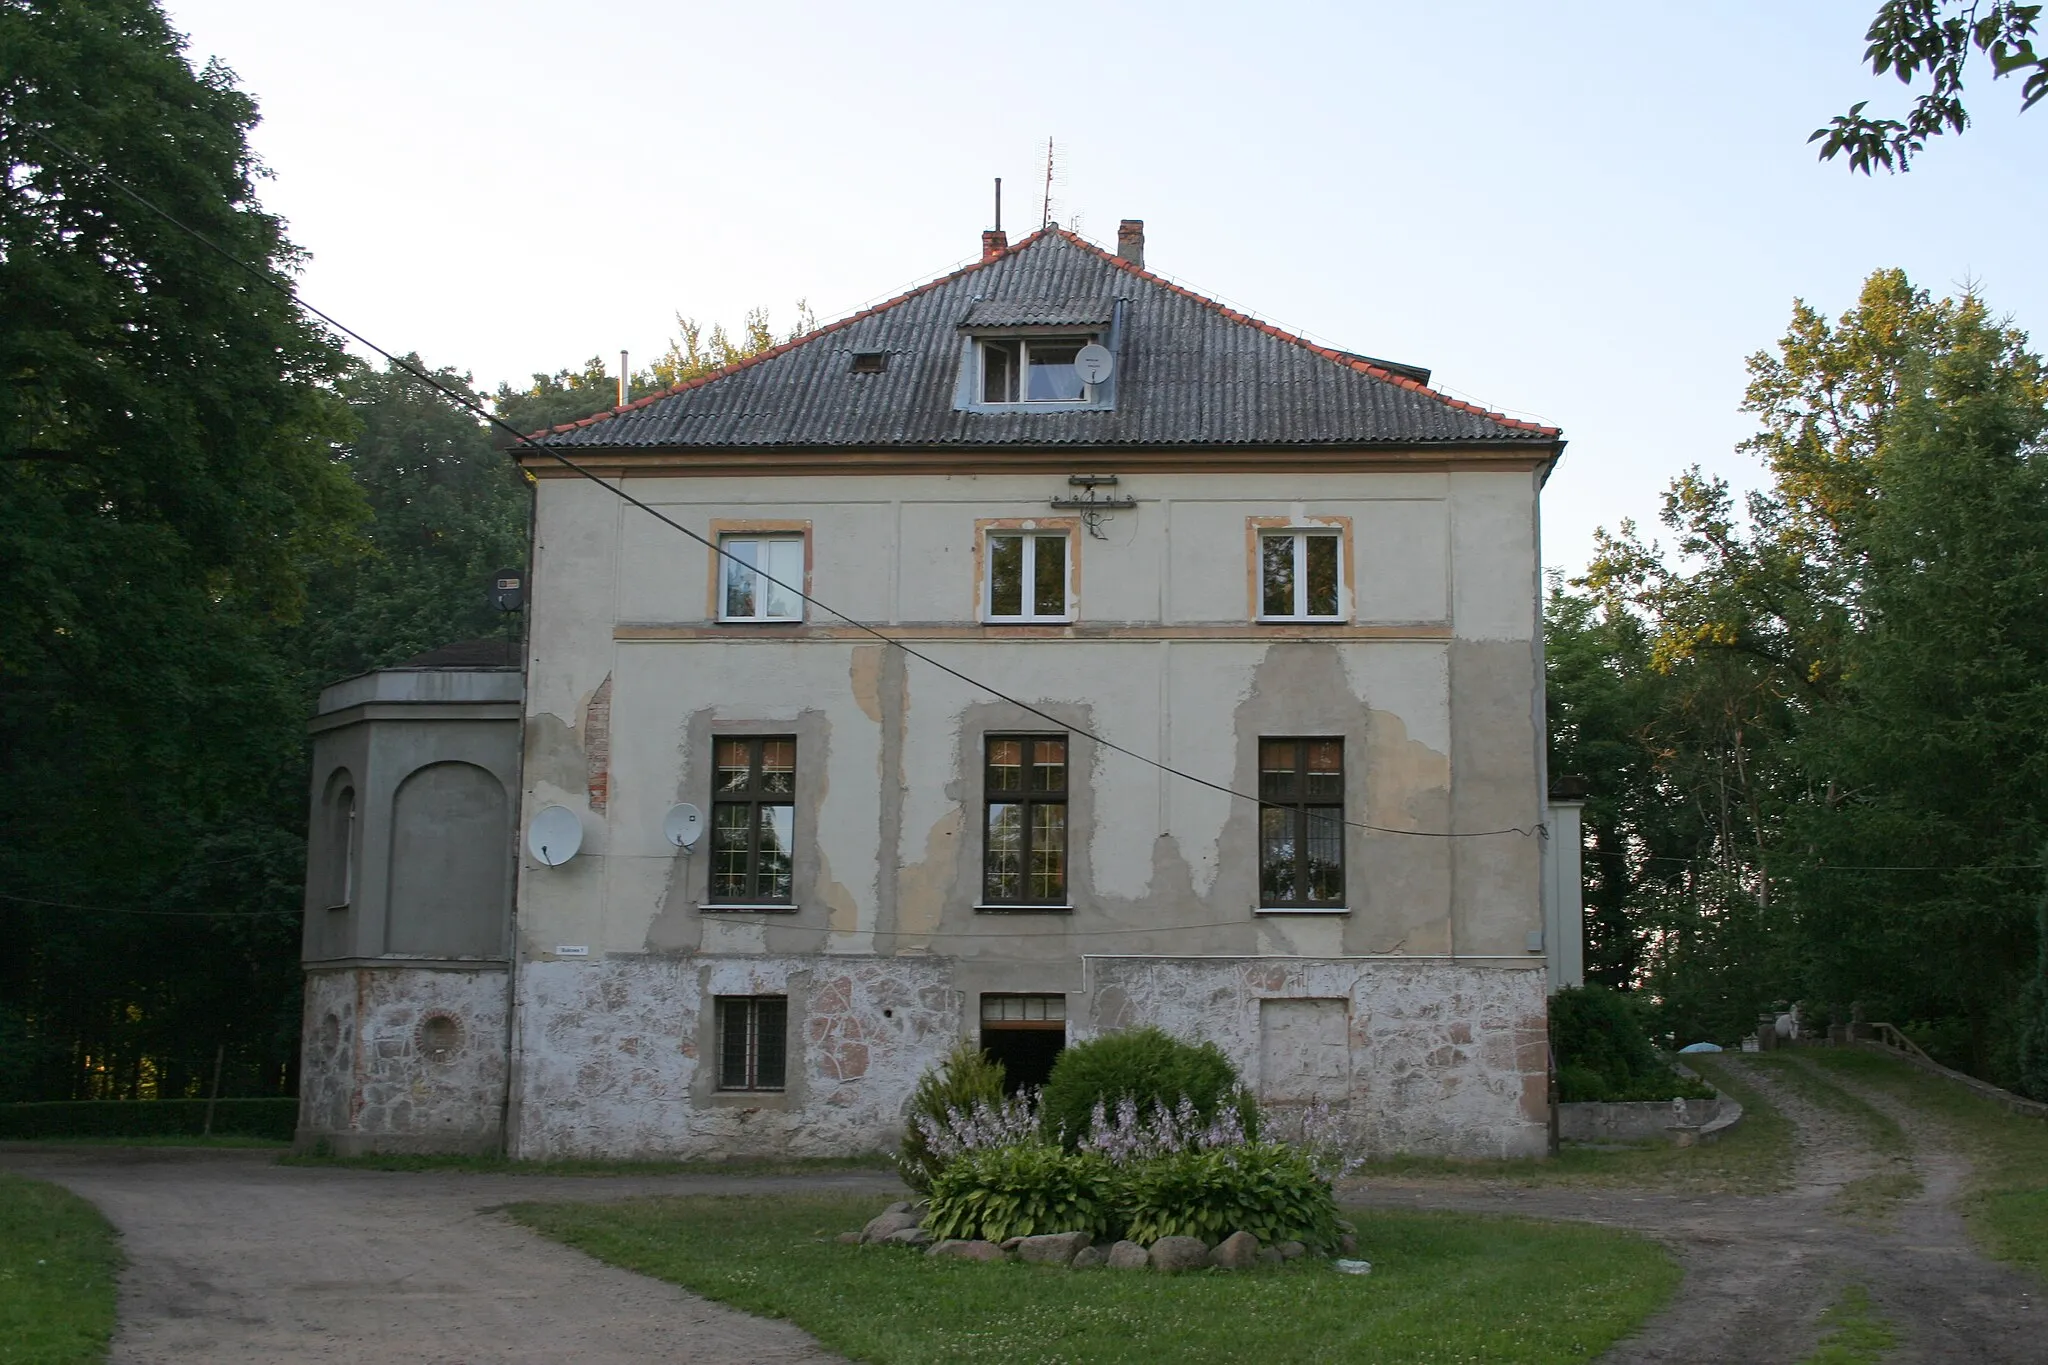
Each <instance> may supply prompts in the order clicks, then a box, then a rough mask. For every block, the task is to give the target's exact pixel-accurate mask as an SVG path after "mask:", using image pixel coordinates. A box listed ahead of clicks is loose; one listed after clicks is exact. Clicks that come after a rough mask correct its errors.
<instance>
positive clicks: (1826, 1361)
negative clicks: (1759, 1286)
mask: <svg viewBox="0 0 2048 1365" xmlns="http://www.w3.org/2000/svg"><path fill="white" fill-rule="evenodd" d="M1820 1320H1821V1322H1822V1323H1823V1324H1824V1325H1825V1326H1826V1327H1827V1329H1828V1330H1827V1334H1826V1335H1825V1336H1823V1337H1822V1338H1821V1339H1820V1349H1818V1350H1816V1351H1815V1352H1814V1353H1813V1354H1812V1355H1810V1356H1808V1357H1807V1358H1806V1359H1805V1360H1803V1361H1801V1362H1800V1365H1876V1362H1878V1361H1880V1360H1883V1359H1884V1358H1885V1356H1886V1355H1887V1354H1889V1353H1890V1351H1891V1350H1892V1348H1893V1347H1895V1346H1897V1345H1898V1344H1899V1334H1898V1333H1897V1332H1895V1331H1893V1330H1892V1325H1891V1324H1890V1323H1889V1322H1886V1321H1885V1320H1884V1319H1883V1318H1881V1317H1878V1316H1877V1314H1875V1313H1873V1312H1872V1311H1871V1308H1870V1294H1869V1292H1868V1291H1867V1290H1865V1289H1864V1288H1863V1286H1862V1285H1860V1284H1852V1285H1850V1286H1849V1287H1848V1288H1847V1289H1845V1290H1843V1291H1842V1297H1841V1298H1839V1299H1836V1300H1835V1303H1834V1306H1833V1307H1832V1308H1830V1309H1828V1311H1827V1312H1825V1313H1823V1314H1821V1316H1820Z"/></svg>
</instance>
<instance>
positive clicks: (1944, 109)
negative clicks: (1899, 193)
mask: <svg viewBox="0 0 2048 1365" xmlns="http://www.w3.org/2000/svg"><path fill="white" fill-rule="evenodd" d="M2040 17H2041V7H2040V6H2039V5H2022V4H2017V3H2015V2H2014V0H1885V3H1883V4H1882V5H1880V6H1878V10H1877V17H1876V18H1874V19H1872V20H1871V21H1870V30H1869V32H1867V33H1866V34H1864V37H1865V38H1866V39H1867V40H1868V42H1869V46H1868V47H1866V48H1864V50H1863V59H1864V60H1865V61H1867V62H1869V63H1870V69H1871V70H1872V71H1873V72H1875V73H1876V74H1877V75H1880V76H1883V75H1887V74H1889V75H1893V76H1896V77H1898V79H1899V83H1900V84H1902V85H1912V84H1914V83H1915V82H1917V81H1918V80H1920V79H1921V78H1922V77H1925V78H1926V80H1927V82H1928V85H1929V87H1930V88H1929V89H1927V90H1926V91H1924V92H1922V93H1921V94H1920V95H1918V96H1916V97H1915V98H1914V101H1913V107H1912V109H1911V110H1909V111H1908V112H1907V114H1906V117H1905V118H1903V119H1895V118H1880V117H1877V116H1875V115H1870V114H1865V113H1864V112H1863V111H1864V109H1865V108H1866V107H1867V106H1868V105H1869V103H1870V102H1869V101H1868V100H1864V101H1861V102H1859V103H1857V104H1855V105H1852V106H1850V109H1849V112H1848V113H1846V114H1837V115H1836V116H1835V117H1834V118H1833V119H1831V120H1830V121H1829V122H1828V126H1827V127H1825V128H1820V129H1817V130H1815V132H1814V133H1813V135H1812V136H1811V137H1809V138H1807V141H1808V142H1818V143H1820V156H1821V160H1823V161H1832V160H1834V159H1835V158H1836V157H1838V156H1842V155H1847V156H1848V158H1849V168H1850V169H1851V170H1855V171H1862V172H1863V173H1864V174H1865V175H1868V174H1870V172H1871V169H1872V168H1873V167H1876V166H1882V167H1884V168H1885V169H1886V170H1888V171H1906V170H1910V169H1911V168H1912V164H1913V157H1914V156H1915V155H1916V154H1917V153H1919V152H1920V151H1921V150H1922V149H1924V148H1925V147H1926V145H1927V139H1928V138H1930V137H1938V136H1940V135H1941V134H1943V133H1960V132H1962V131H1963V129H1965V128H1967V127H1968V126H1969V124H1970V115H1969V111H1968V110H1966V109H1965V108H1964V107H1963V72H1964V70H1965V69H1966V68H1967V67H1968V66H1969V64H1970V61H1971V58H1972V56H1973V55H1977V54H1981V55H1982V56H1983V57H1984V59H1985V61H1986V63H1987V64H1988V65H1989V66H1990V68H1991V75H1992V78H1993V79H1994V80H1996V79H1998V78H1999V77H2002V76H2018V77H2020V78H2021V80H2020V109H2021V111H2022V112H2024V111H2025V110H2028V109H2031V108H2033V107H2034V106H2035V105H2036V104H2038V103H2040V101H2041V99H2042V97H2043V96H2048V57H2044V56H2042V55H2041V54H2040V53H2039V52H2037V51H2036V50H2035V48H2034V36H2035V33H2036V29H2037V26H2038V24H2039V21H2040Z"/></svg>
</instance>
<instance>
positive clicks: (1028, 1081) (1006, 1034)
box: [981, 993, 1067, 1095]
mask: <svg viewBox="0 0 2048 1365" xmlns="http://www.w3.org/2000/svg"><path fill="white" fill-rule="evenodd" d="M1066 1046H1067V997H1066V996H1064V995H997V994H993V993H991V994H986V995H983V996H982V997H981V1050H982V1051H983V1052H986V1053H987V1054H988V1055H989V1056H990V1057H992V1058H994V1059H995V1060H996V1061H999V1062H1001V1063H1002V1064H1003V1090H1004V1092H1005V1093H1006V1094H1011V1095H1014V1094H1016V1093H1017V1092H1018V1091H1019V1090H1022V1089H1024V1088H1026V1087H1027V1086H1030V1087H1036V1086H1041V1085H1044V1084H1045V1083H1046V1082H1047V1081H1048V1080H1050V1079H1052V1067H1053V1063H1054V1062H1056V1061H1058V1060H1059V1056H1060V1053H1061V1052H1062V1051H1063V1050H1065V1048H1066Z"/></svg>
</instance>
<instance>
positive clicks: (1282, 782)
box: [1259, 739, 1344, 910]
mask: <svg viewBox="0 0 2048 1365" xmlns="http://www.w3.org/2000/svg"><path fill="white" fill-rule="evenodd" d="M1259 801H1260V803H1261V804H1260V806H1259V905H1260V906H1261V907H1262V908H1266V909H1284V910H1341V909H1343V908H1344V741H1343V740H1341V739H1261V740H1260V741H1259Z"/></svg>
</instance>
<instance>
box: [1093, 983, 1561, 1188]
mask: <svg viewBox="0 0 2048 1365" xmlns="http://www.w3.org/2000/svg"><path fill="white" fill-rule="evenodd" d="M1087 975H1088V980H1089V984H1090V986H1091V987H1092V993H1091V999H1090V1010H1089V1013H1088V1015H1087V1016H1086V1034H1087V1035H1088V1036H1092V1035H1094V1034H1097V1033H1103V1032H1109V1031H1112V1030H1115V1029H1120V1028H1130V1027H1135V1026H1138V1025H1141V1024H1156V1025H1157V1026H1159V1027H1160V1028H1163V1029H1165V1030H1166V1031H1167V1032H1169V1033H1173V1034H1176V1035H1178V1036H1180V1037H1183V1038H1193V1039H1201V1040H1205V1041H1209V1042H1213V1043H1215V1044H1216V1045H1217V1046H1218V1047H1220V1048H1222V1049H1223V1051H1224V1052H1225V1053H1226V1054H1227V1055H1228V1056H1229V1057H1230V1058H1231V1060H1232V1061H1234V1062H1236V1063H1237V1065H1238V1068H1239V1070H1240V1071H1241V1072H1242V1073H1243V1075H1244V1077H1245V1081H1246V1083H1247V1084H1249V1085H1251V1086H1252V1087H1253V1088H1254V1090H1256V1091H1258V1092H1259V1093H1260V1094H1261V1095H1262V1097H1263V1098H1266V1099H1267V1100H1269V1101H1272V1100H1276V1099H1277V1100H1282V1101H1285V1100H1298V1099H1302V1098H1305V1095H1304V1094H1303V1086H1302V1084H1301V1082H1302V1079H1303V1078H1304V1077H1305V1076H1309V1075H1314V1076H1318V1077H1323V1078H1326V1081H1325V1085H1326V1087H1327V1088H1324V1089H1323V1093H1322V1098H1324V1099H1325V1100H1326V1101H1328V1102H1329V1103H1330V1104H1331V1106H1332V1107H1333V1108H1334V1109H1337V1110H1338V1111H1340V1112H1341V1113H1344V1114H1346V1115H1347V1117H1348V1118H1349V1120H1350V1124H1351V1131H1352V1132H1353V1134H1354V1135H1355V1136H1356V1137H1357V1138H1359V1139H1361V1140H1362V1142H1363V1144H1364V1147H1365V1149H1366V1150H1367V1151H1369V1152H1375V1153H1378V1152H1433V1153H1440V1154H1444V1155H1450V1156H1472V1157H1482V1156H1483V1157H1510V1156H1541V1155H1543V1154H1544V1152H1545V1151H1546V1150H1548V1146H1549V1098H1548V1075H1549V1063H1548V1048H1549V1032H1548V1025H1547V1022H1546V1015H1545V997H1546V995H1547V987H1546V983H1545V980H1544V974H1543V973H1542V972H1541V971H1538V970H1527V969H1524V970H1502V969H1493V968H1486V967H1473V966H1464V965H1457V964H1452V963H1447V962H1393V961H1385V960H1381V961H1374V962H1358V961H1348V962H1347V961H1317V960H1314V959H1302V958H1294V959H1278V958H1266V959H1250V960H1237V961H1231V960H1217V959H1199V958H1195V959H1190V958H1165V959H1161V958H1095V957H1091V958H1089V959H1088V960H1087ZM1275 1001H1280V1002H1296V1001H1329V1002H1337V1001H1341V1002H1343V1007H1344V1014H1345V1015H1346V1016H1347V1017H1348V1043H1349V1047H1348V1050H1347V1051H1348V1055H1345V1056H1343V1057H1341V1058H1339V1059H1338V1062H1337V1067H1336V1068H1333V1067H1332V1066H1331V1065H1330V1064H1329V1063H1328V1060H1327V1059H1319V1058H1305V1059H1301V1062H1300V1065H1299V1066H1297V1067H1294V1068H1292V1069H1290V1070H1289V1073H1288V1075H1287V1076H1286V1077H1285V1078H1283V1077H1277V1076H1271V1075H1266V1074H1262V1071H1270V1070H1272V1069H1273V1068H1274V1063H1275V1061H1276V1053H1277V1054H1278V1058H1279V1059H1280V1060H1282V1061H1283V1062H1284V1061H1286V1060H1287V1053H1288V1052H1289V1051H1290V1050H1293V1051H1297V1052H1298V1051H1299V1049H1300V1047H1301V1046H1302V1042H1301V1041H1300V1038H1298V1037H1287V1038H1281V1039H1279V1040H1277V1041H1278V1042H1279V1044H1280V1046H1279V1047H1278V1048H1276V1047H1275V1046H1274V1043H1275V1042H1276V1040H1275V1039H1274V1038H1273V1037H1272V1036H1271V1035H1272V1032H1273V1029H1272V1025H1273V1022H1274V1021H1273V1019H1272V1017H1271V1013H1272V1012H1270V1011H1262V1009H1261V1005H1262V1002H1275ZM1304 1036H1306V1035H1304ZM1347 1064H1348V1076H1339V1075H1337V1074H1336V1070H1337V1068H1342V1067H1344V1066H1345V1065H1347ZM1283 1081H1284V1082H1285V1083H1282V1082H1283Z"/></svg>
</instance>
